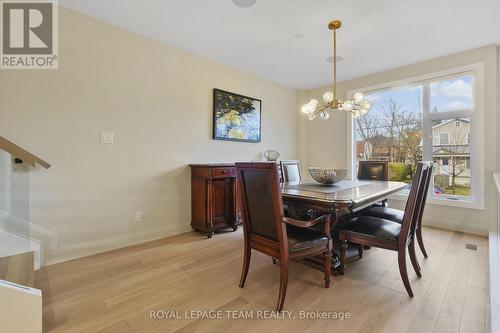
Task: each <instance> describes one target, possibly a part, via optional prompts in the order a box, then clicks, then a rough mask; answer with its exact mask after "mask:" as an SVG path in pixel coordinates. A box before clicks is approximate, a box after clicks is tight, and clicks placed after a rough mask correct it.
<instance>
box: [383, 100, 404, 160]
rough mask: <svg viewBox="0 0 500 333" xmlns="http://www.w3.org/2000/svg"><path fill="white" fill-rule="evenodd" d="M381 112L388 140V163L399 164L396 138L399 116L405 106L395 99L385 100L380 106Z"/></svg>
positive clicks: (397, 135)
mask: <svg viewBox="0 0 500 333" xmlns="http://www.w3.org/2000/svg"><path fill="white" fill-rule="evenodd" d="M381 109H382V112H383V114H384V117H385V119H384V127H385V136H386V137H387V139H388V142H387V145H388V148H389V161H390V162H399V161H400V157H399V155H400V152H399V149H396V148H399V145H398V142H397V141H398V137H399V134H400V132H399V131H398V129H399V128H398V124H399V123H400V122H401V116H402V114H404V113H405V112H406V111H407V109H406V105H404V104H403V103H400V102H399V101H398V100H396V99H395V98H392V97H391V98H389V99H386V100H385V102H384V104H383V105H382V106H381Z"/></svg>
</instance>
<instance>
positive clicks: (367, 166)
mask: <svg viewBox="0 0 500 333" xmlns="http://www.w3.org/2000/svg"><path fill="white" fill-rule="evenodd" d="M358 180H383V181H387V180H389V162H387V161H359V164H358ZM376 206H382V207H388V206H389V205H388V204H387V200H384V201H382V202H381V203H378V204H376Z"/></svg>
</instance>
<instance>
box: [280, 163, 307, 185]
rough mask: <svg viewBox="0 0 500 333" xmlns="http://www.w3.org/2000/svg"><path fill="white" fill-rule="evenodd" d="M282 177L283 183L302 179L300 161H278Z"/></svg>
mask: <svg viewBox="0 0 500 333" xmlns="http://www.w3.org/2000/svg"><path fill="white" fill-rule="evenodd" d="M280 166H281V174H282V179H283V181H284V182H285V183H287V182H295V181H299V180H301V179H302V172H301V170H300V162H299V161H297V160H287V161H285V160H283V161H280Z"/></svg>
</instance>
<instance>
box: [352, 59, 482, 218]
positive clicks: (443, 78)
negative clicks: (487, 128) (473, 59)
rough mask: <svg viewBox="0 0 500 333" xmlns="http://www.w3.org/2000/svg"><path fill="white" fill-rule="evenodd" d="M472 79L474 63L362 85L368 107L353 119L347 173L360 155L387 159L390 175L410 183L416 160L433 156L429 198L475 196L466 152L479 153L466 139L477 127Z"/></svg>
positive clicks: (476, 177)
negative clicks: (419, 76)
mask: <svg viewBox="0 0 500 333" xmlns="http://www.w3.org/2000/svg"><path fill="white" fill-rule="evenodd" d="M470 67H473V66H470ZM481 73H482V72H481ZM475 80H476V71H475V69H469V70H467V71H459V72H457V73H456V74H451V75H450V73H446V75H442V74H436V75H435V76H434V77H433V76H432V75H428V76H426V77H425V79H420V80H414V81H411V80H408V81H402V82H400V83H398V84H392V85H385V86H382V87H377V88H375V89H369V90H365V96H366V99H368V100H369V101H370V102H371V104H372V108H371V110H370V112H369V113H367V114H366V115H364V116H362V117H360V118H358V119H353V127H352V134H353V137H352V138H353V141H352V151H353V154H352V155H351V156H352V157H351V159H352V162H353V168H354V169H353V170H354V172H353V174H356V172H355V170H357V162H358V161H360V160H388V161H389V176H390V178H391V180H394V181H402V182H406V183H408V184H411V181H412V177H413V173H414V172H415V168H416V165H417V163H418V162H419V161H421V160H433V161H434V163H435V166H434V176H433V184H432V189H433V190H432V189H431V191H430V194H429V197H430V199H431V200H437V199H446V202H448V204H451V205H458V204H454V203H451V201H454V202H456V201H461V202H464V203H465V204H466V202H471V203H474V202H476V201H475V200H476V199H477V198H478V197H477V195H478V194H479V189H482V188H483V186H484V185H481V184H475V182H476V181H479V180H482V179H483V175H482V173H479V171H477V172H476V173H475V172H473V171H474V168H477V165H476V159H475V158H471V156H474V154H480V153H479V152H477V153H475V152H474V146H473V144H471V143H474V144H477V142H476V140H475V137H473V136H474V133H478V132H476V131H475V130H474V129H473V127H474V124H475V123H474V121H475V118H476V116H477V115H478V113H477V110H476V109H475V108H476V105H477V104H476V103H477V101H476V100H475ZM367 146H368V147H370V149H366V147H367ZM477 150H478V151H480V149H477ZM479 156H481V155H479ZM471 160H472V163H471ZM480 160H481V159H478V161H480ZM481 163H482V162H481ZM476 170H477V169H476ZM479 170H482V169H479ZM408 188H409V186H408ZM475 191H476V192H475ZM481 198H482V197H481ZM450 200H451V201H450ZM438 201H439V202H442V201H440V200H438ZM436 202H437V201H436ZM480 205H482V201H481V203H480V204H479V205H478V206H480ZM471 207H472V205H471ZM472 208H475V207H472Z"/></svg>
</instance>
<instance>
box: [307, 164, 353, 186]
mask: <svg viewBox="0 0 500 333" xmlns="http://www.w3.org/2000/svg"><path fill="white" fill-rule="evenodd" d="M308 170H309V174H310V175H311V177H312V178H313V179H314V180H315V181H317V182H318V183H321V184H324V185H333V184H335V183H336V182H339V181H341V180H344V179H345V178H346V177H347V169H326V168H315V167H310V168H308Z"/></svg>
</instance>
